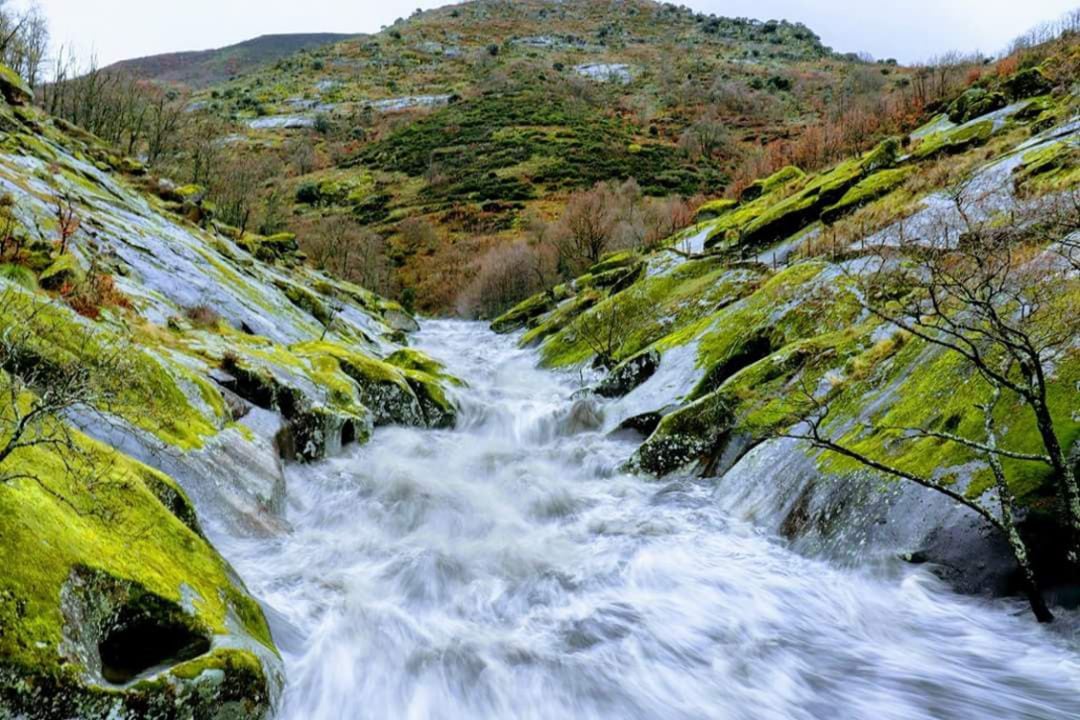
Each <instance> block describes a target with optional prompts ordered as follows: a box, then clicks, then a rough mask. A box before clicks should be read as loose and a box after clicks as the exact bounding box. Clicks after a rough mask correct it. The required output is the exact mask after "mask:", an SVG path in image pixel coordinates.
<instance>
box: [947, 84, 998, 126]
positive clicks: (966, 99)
mask: <svg viewBox="0 0 1080 720" xmlns="http://www.w3.org/2000/svg"><path fill="white" fill-rule="evenodd" d="M1007 104H1008V101H1007V100H1006V99H1005V96H1004V95H1002V94H1001V93H999V92H989V91H987V90H983V89H982V88H971V89H970V90H968V91H966V92H965V93H964V94H963V95H961V96H960V97H958V98H956V100H954V101H953V104H952V105H950V106H949V120H951V121H953V122H954V123H966V122H967V121H968V120H973V119H974V118H977V117H981V116H982V115H985V114H987V113H991V112H994V111H995V110H1000V109H1001V108H1003V107H1005V106H1006V105H1007Z"/></svg>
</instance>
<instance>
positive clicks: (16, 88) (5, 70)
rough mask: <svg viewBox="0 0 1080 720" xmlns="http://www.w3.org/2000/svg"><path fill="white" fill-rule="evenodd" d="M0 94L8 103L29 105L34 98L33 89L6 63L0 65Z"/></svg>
mask: <svg viewBox="0 0 1080 720" xmlns="http://www.w3.org/2000/svg"><path fill="white" fill-rule="evenodd" d="M0 94H2V95H3V97H4V100H6V101H7V103H8V104H9V105H17V106H22V105H29V104H30V103H31V102H33V100H34V91H33V90H31V89H30V86H29V85H27V84H26V81H25V80H23V79H22V77H20V76H19V74H18V73H17V72H15V71H14V70H12V69H11V68H9V67H8V66H6V65H0Z"/></svg>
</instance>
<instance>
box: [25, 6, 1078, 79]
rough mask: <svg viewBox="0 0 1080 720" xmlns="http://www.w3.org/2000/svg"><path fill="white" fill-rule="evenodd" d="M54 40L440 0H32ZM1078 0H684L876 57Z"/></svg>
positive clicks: (85, 44) (914, 51) (251, 31)
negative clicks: (784, 24)
mask: <svg viewBox="0 0 1080 720" xmlns="http://www.w3.org/2000/svg"><path fill="white" fill-rule="evenodd" d="M21 1H22V2H28V1H29V0H21ZM37 2H38V3H39V4H40V5H41V6H42V7H43V8H44V9H45V11H46V13H47V14H48V16H49V20H50V24H51V28H52V33H53V40H54V45H61V44H63V45H66V46H68V47H73V48H76V50H77V51H78V52H79V53H80V55H82V56H84V57H85V56H86V55H87V54H88V53H89V52H90V51H91V50H93V52H95V53H96V55H97V57H98V60H99V61H100V62H101V64H108V63H111V62H114V61H116V60H121V59H125V58H131V57H139V56H142V55H153V54H158V53H164V52H173V51H179V50H201V49H206V48H214V47H221V46H224V45H230V44H233V43H236V42H240V41H241V40H246V39H248V38H252V37H255V36H257V35H263V34H266V33H293V32H339V33H360V32H374V31H377V30H378V29H379V28H380V27H381V26H382V25H386V24H389V23H391V22H393V21H394V19H395V18H397V17H401V16H407V15H409V14H410V13H411V12H412V11H413V10H415V9H416V8H418V7H421V8H425V9H426V8H432V7H438V6H440V5H445V4H447V2H446V0H407V1H406V2H402V1H401V0H182V1H180V2H177V1H175V0H171V1H170V0H37ZM1077 2H1078V0H885V1H882V0H682V2H681V4H685V5H689V6H690V7H693V8H694V9H696V10H699V11H702V12H710V13H716V14H718V15H726V16H732V17H739V16H744V17H757V18H759V19H762V20H768V19H773V18H776V19H780V18H783V19H788V20H801V21H802V22H804V23H806V24H807V25H808V26H809V27H810V28H812V29H813V30H814V31H816V32H817V33H818V34H819V35H821V36H822V38H823V39H824V41H825V42H826V44H828V45H831V46H832V47H834V48H835V49H837V50H840V51H843V52H858V51H866V52H869V53H871V54H872V55H874V56H875V57H878V58H887V57H896V58H899V59H900V60H901V61H905V62H907V61H914V60H922V59H926V58H928V57H930V56H933V55H936V54H940V53H942V52H945V51H948V50H962V51H974V50H981V51H983V52H986V53H994V52H997V51H998V50H1000V49H1002V48H1003V47H1004V46H1006V45H1007V44H1008V42H1009V41H1010V40H1012V39H1013V38H1014V37H1015V36H1017V35H1019V34H1020V33H1022V32H1024V31H1025V30H1028V29H1029V28H1030V27H1032V26H1034V25H1036V24H1037V23H1039V22H1042V21H1044V20H1051V19H1056V18H1057V17H1059V16H1060V15H1062V14H1063V13H1065V12H1066V11H1068V10H1070V9H1071V8H1073V7H1076V5H1077Z"/></svg>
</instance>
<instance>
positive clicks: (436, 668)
mask: <svg viewBox="0 0 1080 720" xmlns="http://www.w3.org/2000/svg"><path fill="white" fill-rule="evenodd" d="M418 343H419V345H420V346H421V347H423V348H424V349H426V350H428V351H429V352H431V353H432V354H433V355H435V356H437V357H439V358H441V359H443V360H445V361H447V362H448V363H449V365H450V369H451V370H452V371H453V372H455V373H456V374H458V375H460V376H462V377H464V378H465V379H467V380H468V382H469V383H470V385H471V387H470V388H469V389H468V390H465V391H463V392H462V395H461V402H462V405H463V412H462V418H461V422H460V423H459V427H458V429H457V430H455V431H452V432H431V431H421V430H414V429H401V428H390V429H383V430H380V431H378V432H377V434H376V437H375V438H374V440H373V441H372V442H371V443H370V444H368V445H366V446H364V447H359V448H352V449H350V450H349V451H348V452H347V454H346V455H345V456H344V457H339V458H335V459H333V460H330V461H327V462H324V463H321V464H319V465H317V466H308V467H301V468H294V469H293V470H292V471H291V472H290V477H289V495H290V506H289V510H288V519H289V521H290V523H291V524H292V526H293V528H294V531H293V532H292V533H291V534H288V535H287V536H284V537H279V538H275V539H271V540H266V539H262V540H252V539H247V540H236V539H234V540H226V541H224V542H222V543H221V545H222V549H223V550H224V551H225V553H226V554H227V555H228V556H230V558H231V559H232V560H233V562H234V563H235V565H236V566H237V569H238V570H239V571H240V573H241V574H242V575H243V576H244V578H245V579H246V581H247V583H248V585H249V587H250V589H251V590H252V591H253V592H254V593H255V594H256V595H257V596H258V597H260V598H261V599H262V600H263V602H264V603H265V604H266V605H267V607H268V609H269V614H270V617H271V621H272V625H273V626H274V633H275V638H276V639H277V640H278V643H279V645H280V646H281V649H282V653H283V655H284V656H285V661H286V667H287V672H288V688H287V691H286V695H285V698H284V701H283V707H282V708H281V712H280V717H282V718H285V719H286V720H324V719H325V720H337V719H339V718H340V719H346V718H347V719H350V720H351V719H354V718H355V719H359V718H371V719H375V720H383V719H385V720H404V719H417V720H419V719H426V718H438V719H442V718H445V719H447V720H449V719H454V720H478V719H481V718H493V719H498V720H514V719H517V718H522V719H536V720H540V719H549V718H550V719H551V720H555V719H560V720H562V719H565V718H603V719H605V720H616V719H617V720H629V719H631V718H643V719H644V718H648V719H653V718H671V719H678V720H683V719H685V720H691V719H693V720H701V719H703V718H717V719H724V720H728V719H731V720H734V719H738V718H755V719H757V718H769V719H772V718H775V719H777V720H780V719H782V720H789V719H798V718H829V719H833V718H851V719H853V720H854V719H858V720H863V719H867V718H874V719H875V720H876V719H891V718H895V719H897V720H913V719H915V718H957V719H958V720H960V719H963V720H969V719H970V718H1047V719H1050V718H1054V719H1057V718H1073V717H1080V655H1078V654H1077V650H1078V646H1077V645H1076V644H1075V642H1074V641H1072V640H1070V639H1068V638H1067V637H1065V635H1067V633H1063V632H1062V631H1061V629H1060V628H1059V629H1058V630H1057V631H1049V630H1046V629H1045V628H1042V627H1039V626H1037V625H1036V624H1035V623H1033V622H1031V621H1030V620H1029V619H1028V616H1027V615H1026V614H1025V612H1024V609H1023V607H1021V606H1019V605H1015V604H1010V603H1001V602H997V603H991V602H989V601H982V600H976V599H972V598H962V597H958V596H955V595H953V594H951V593H949V592H947V591H946V590H944V589H943V588H942V587H940V586H939V585H938V584H937V583H936V582H935V581H934V580H933V579H932V578H931V576H929V575H928V574H926V573H924V572H922V571H919V570H917V569H910V568H898V567H888V568H880V567H879V568H878V569H877V570H875V571H874V572H871V571H868V570H867V571H861V572H853V571H849V570H840V569H836V568H833V567H830V565H828V564H827V563H825V562H822V561H817V560H810V559H807V558H804V557H800V556H798V555H794V554H793V553H791V552H789V551H787V550H786V549H785V548H784V547H783V544H782V543H781V542H779V541H778V540H777V539H775V538H772V537H769V536H768V535H767V534H764V533H762V532H760V531H758V530H756V529H755V528H754V527H753V526H751V525H750V524H748V523H747V522H745V521H743V520H741V519H740V518H739V517H737V516H732V510H731V509H730V508H729V509H727V510H722V509H721V507H722V506H724V505H725V504H724V503H721V502H718V499H719V497H718V494H719V493H723V492H724V487H723V483H722V481H721V482H707V481H693V480H684V481H679V482H674V483H657V482H655V481H649V480H646V479H642V478H638V477H634V476H628V475H626V474H622V473H620V472H619V470H618V468H619V466H620V464H621V463H622V462H623V461H624V460H625V459H626V458H627V457H628V456H629V454H630V453H631V452H632V451H633V446H632V445H631V444H629V443H628V441H626V440H620V439H617V438H611V437H608V436H606V435H604V434H603V433H601V432H597V431H595V430H594V428H596V427H597V426H598V420H597V418H596V417H594V416H593V415H592V413H591V412H590V411H589V407H588V405H587V404H583V403H577V404H576V407H575V403H574V401H573V400H572V399H571V395H572V394H573V391H574V389H575V388H574V383H573V379H572V378H569V377H563V376H559V375H555V374H552V373H547V372H544V371H540V370H537V369H536V368H535V364H536V357H535V355H534V354H532V353H530V352H527V351H521V350H517V349H516V348H515V347H514V346H513V341H512V339H508V338H500V337H496V336H494V335H492V334H490V333H489V332H487V331H486V330H485V329H484V328H482V327H480V326H478V325H473V324H467V323H455V322H433V323H431V324H430V325H429V326H428V327H427V328H426V329H425V331H424V332H423V333H422V334H421V335H420V337H419V338H418ZM601 411H602V408H601ZM761 480H762V482H768V478H762V479H761ZM1074 621H1075V620H1074V619H1067V622H1074Z"/></svg>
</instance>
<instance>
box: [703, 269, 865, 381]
mask: <svg viewBox="0 0 1080 720" xmlns="http://www.w3.org/2000/svg"><path fill="white" fill-rule="evenodd" d="M827 267H828V266H827V265H826V264H825V263H819V262H808V263H799V264H796V265H793V266H791V267H789V268H786V269H784V270H783V271H781V272H780V273H777V274H776V275H775V276H773V277H772V278H770V279H769V280H768V281H767V282H766V283H765V284H764V285H762V286H761V287H760V288H759V289H758V290H757V291H755V292H754V293H753V294H751V295H749V296H748V297H746V298H745V299H744V300H742V301H740V302H738V303H736V304H734V305H731V306H730V307H727V308H725V309H723V310H721V311H720V312H719V313H717V314H716V315H714V316H713V317H712V318H710V320H709V326H708V330H707V331H705V332H703V333H701V335H700V342H699V350H698V365H699V366H700V367H701V368H703V369H704V371H705V375H704V377H703V379H702V380H701V382H700V383H699V384H698V386H697V387H696V388H695V389H694V391H693V393H692V394H691V397H693V398H700V397H702V396H704V395H706V394H708V393H710V392H712V391H714V390H715V389H716V388H718V387H719V386H720V385H722V384H723V383H724V382H725V381H726V380H727V378H728V377H730V376H731V375H732V374H733V373H735V372H738V371H739V370H741V369H742V368H744V367H746V366H747V365H749V364H752V363H754V362H757V361H758V360H760V359H761V358H763V357H767V356H769V355H771V354H772V353H773V352H774V351H776V350H779V349H781V348H783V347H785V346H787V345H789V344H790V343H792V342H795V341H797V340H802V339H807V338H812V337H815V336H818V335H824V334H828V333H831V332H836V331H839V330H842V329H844V328H846V327H849V326H850V325H851V323H852V322H853V320H854V319H855V318H856V317H858V315H859V314H860V312H861V311H860V307H859V304H858V303H857V302H856V301H855V297H854V295H853V291H852V289H851V288H850V287H849V283H848V282H846V281H843V280H842V279H839V278H834V277H833V276H832V275H829V276H826V278H825V279H824V280H822V279H821V276H822V273H823V272H824V271H825V270H826V268H827Z"/></svg>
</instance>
